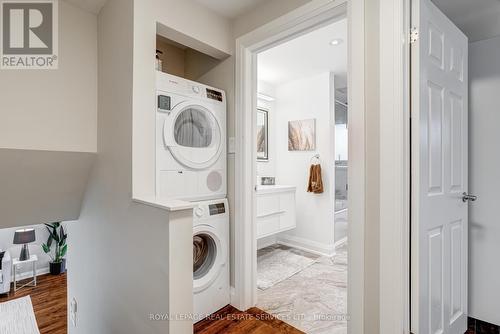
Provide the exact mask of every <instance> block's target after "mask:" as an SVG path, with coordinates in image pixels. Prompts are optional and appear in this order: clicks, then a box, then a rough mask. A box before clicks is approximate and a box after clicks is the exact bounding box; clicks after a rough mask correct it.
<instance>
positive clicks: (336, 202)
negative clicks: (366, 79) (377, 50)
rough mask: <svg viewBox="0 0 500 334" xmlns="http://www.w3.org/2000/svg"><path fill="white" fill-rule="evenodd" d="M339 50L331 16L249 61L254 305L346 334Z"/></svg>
mask: <svg viewBox="0 0 500 334" xmlns="http://www.w3.org/2000/svg"><path fill="white" fill-rule="evenodd" d="M347 43H348V36H347V19H346V18H345V17H339V18H338V19H337V20H335V21H334V22H331V23H328V24H325V25H321V26H319V27H316V28H315V29H314V30H312V31H309V32H307V33H305V34H302V35H300V36H297V37H295V38H293V39H289V40H287V41H285V42H283V43H280V44H278V45H274V46H273V47H271V48H268V49H266V50H264V51H262V52H260V53H258V55H257V81H258V85H257V111H256V114H255V117H256V118H257V120H256V155H257V163H256V164H257V166H256V167H257V168H256V175H255V178H256V180H257V188H256V215H255V217H254V221H255V224H256V232H257V233H256V234H257V307H258V308H260V309H262V310H263V311H265V312H268V313H271V314H273V315H275V316H277V317H278V318H279V319H281V320H283V321H285V322H288V323H289V324H291V325H293V326H294V327H296V328H298V329H299V330H302V331H304V332H306V333H325V332H328V333H347V320H346V319H347V225H348V223H347V221H348V219H347V212H348V208H347V206H348V204H347V202H348V201H347V200H348V197H347V188H348V187H347V167H348V164H347V151H348V145H347V127H348V123H347V116H348V101H347ZM337 233H338V234H339V235H337Z"/></svg>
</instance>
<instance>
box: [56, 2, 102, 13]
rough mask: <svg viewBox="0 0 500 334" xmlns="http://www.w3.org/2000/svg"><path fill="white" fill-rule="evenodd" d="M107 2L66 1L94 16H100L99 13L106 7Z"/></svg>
mask: <svg viewBox="0 0 500 334" xmlns="http://www.w3.org/2000/svg"><path fill="white" fill-rule="evenodd" d="M106 1H107V0H66V2H69V3H71V4H73V5H75V6H77V7H80V8H81V9H84V10H86V11H88V12H91V13H94V14H99V11H100V10H101V8H102V7H103V6H104V4H105V3H106Z"/></svg>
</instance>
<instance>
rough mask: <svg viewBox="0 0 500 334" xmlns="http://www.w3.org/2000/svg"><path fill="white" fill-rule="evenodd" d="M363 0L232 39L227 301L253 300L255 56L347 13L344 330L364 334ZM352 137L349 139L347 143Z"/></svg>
mask: <svg viewBox="0 0 500 334" xmlns="http://www.w3.org/2000/svg"><path fill="white" fill-rule="evenodd" d="M364 6H365V5H364V0H350V1H347V0H314V1H311V2H309V3H308V4H306V5H304V6H302V7H300V8H298V9H296V10H294V11H292V12H290V13H288V14H286V15H284V16H282V17H280V18H278V19H276V20H274V21H272V22H271V23H269V24H266V25H264V26H262V27H260V28H258V29H257V30H255V31H253V32H251V33H249V34H247V35H245V36H242V37H240V38H238V39H237V40H236V89H235V94H236V96H235V97H236V105H235V106H236V110H237V112H236V120H235V122H236V135H235V139H236V147H237V152H238V154H237V155H236V172H235V179H236V180H237V182H236V185H235V195H236V196H235V197H236V198H235V221H236V224H235V245H236V246H235V261H234V263H235V294H234V296H233V298H232V299H231V303H232V304H233V305H234V306H235V307H237V308H239V309H241V310H245V309H247V308H249V307H251V306H254V305H255V302H256V292H257V291H256V289H257V287H256V267H257V258H256V250H257V241H256V229H255V224H254V223H253V220H254V217H255V192H254V187H255V170H256V159H255V151H256V150H255V147H254V143H255V141H254V140H253V138H254V136H255V131H253V130H254V129H255V120H254V117H252V116H253V114H254V110H255V109H256V107H257V106H256V100H257V99H256V95H257V91H256V90H257V89H256V88H257V73H256V54H257V53H258V52H259V51H262V50H265V49H266V48H269V47H272V46H273V45H275V44H277V43H279V42H282V41H284V40H288V39H290V38H293V37H296V36H298V35H300V34H303V33H305V32H307V31H310V30H311V29H314V28H317V27H318V26H319V25H321V24H325V23H328V22H331V20H332V19H334V18H335V17H338V16H339V15H341V14H344V15H345V12H346V9H347V17H348V25H349V41H348V43H349V45H348V50H349V57H348V58H349V66H348V68H349V79H348V81H349V106H350V112H349V127H350V129H353V130H354V131H349V137H350V138H349V152H350V153H349V154H350V159H349V160H350V173H349V191H350V196H349V208H350V209H352V211H351V210H350V215H349V227H348V236H349V244H348V246H349V250H348V252H349V263H348V270H349V277H348V314H349V318H350V321H349V326H348V332H349V333H352V334H354V333H355V334H361V333H363V332H364V304H363V302H364V292H365V290H364V288H365V277H364V242H365V240H364V239H365V236H364V224H365V173H366V171H365V153H366V152H365V88H364V85H365V82H364V75H365V58H364V57H365V53H364V51H365V49H364V44H365V31H364V27H365V24H364V20H365V17H364V15H365V11H364ZM351 139H352V140H351Z"/></svg>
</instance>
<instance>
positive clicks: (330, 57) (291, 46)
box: [258, 19, 347, 85]
mask: <svg viewBox="0 0 500 334" xmlns="http://www.w3.org/2000/svg"><path fill="white" fill-rule="evenodd" d="M333 39H342V40H343V42H342V43H341V44H339V45H336V46H332V45H331V44H330V42H331V41H332V40H333ZM328 71H331V72H334V73H337V74H339V75H340V76H341V77H344V78H345V77H346V73H347V20H346V19H342V20H340V21H337V22H335V23H332V24H330V25H328V26H325V27H322V28H320V29H317V30H314V31H312V32H310V33H307V34H305V35H302V36H300V37H298V38H295V39H293V40H290V41H288V42H285V43H283V44H281V45H278V46H276V47H274V48H271V49H269V50H266V51H264V52H262V53H260V54H259V55H258V78H259V81H264V82H266V83H269V84H271V85H280V84H283V83H285V82H289V81H293V80H296V79H299V78H304V77H308V76H312V75H316V74H320V73H324V72H328Z"/></svg>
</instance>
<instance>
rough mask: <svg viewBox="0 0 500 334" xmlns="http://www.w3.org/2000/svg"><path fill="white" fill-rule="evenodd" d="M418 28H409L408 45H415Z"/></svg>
mask: <svg viewBox="0 0 500 334" xmlns="http://www.w3.org/2000/svg"><path fill="white" fill-rule="evenodd" d="M418 37H419V36H418V28H416V27H413V28H411V30H410V44H413V43H415V42H416V41H418Z"/></svg>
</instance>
